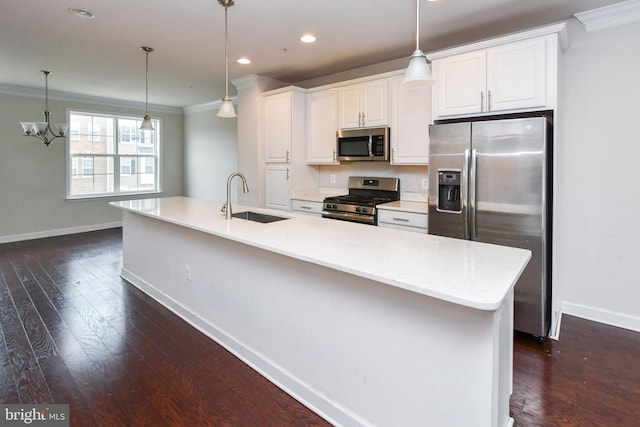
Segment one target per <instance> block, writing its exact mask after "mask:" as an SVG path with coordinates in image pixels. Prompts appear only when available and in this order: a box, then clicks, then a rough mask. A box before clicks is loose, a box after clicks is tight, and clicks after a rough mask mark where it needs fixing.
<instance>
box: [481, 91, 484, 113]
mask: <svg viewBox="0 0 640 427" xmlns="http://www.w3.org/2000/svg"><path fill="white" fill-rule="evenodd" d="M480 111H482V112H484V91H482V90H481V91H480Z"/></svg>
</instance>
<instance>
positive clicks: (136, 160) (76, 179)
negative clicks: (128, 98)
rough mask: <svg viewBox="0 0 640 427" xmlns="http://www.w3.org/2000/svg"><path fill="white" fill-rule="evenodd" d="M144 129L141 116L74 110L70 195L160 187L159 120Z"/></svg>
mask: <svg viewBox="0 0 640 427" xmlns="http://www.w3.org/2000/svg"><path fill="white" fill-rule="evenodd" d="M152 122H153V127H154V128H155V130H154V131H142V130H140V124H141V123H142V119H141V118H134V117H124V116H116V115H108V114H94V113H86V112H79V111H71V112H70V113H69V128H70V132H69V150H68V160H67V174H68V181H69V185H68V190H67V197H68V198H72V199H74V198H89V197H103V196H115V195H122V194H143V193H154V192H158V191H160V189H159V182H160V176H159V175H160V173H159V167H158V165H159V164H160V149H159V135H160V133H159V129H160V121H159V120H152Z"/></svg>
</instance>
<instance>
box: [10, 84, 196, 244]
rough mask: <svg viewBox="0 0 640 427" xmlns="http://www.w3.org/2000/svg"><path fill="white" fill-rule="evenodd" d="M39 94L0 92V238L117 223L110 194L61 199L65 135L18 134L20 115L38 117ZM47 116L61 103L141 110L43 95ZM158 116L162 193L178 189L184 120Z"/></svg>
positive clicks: (56, 115) (58, 111)
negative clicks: (47, 140) (46, 140)
mask: <svg viewBox="0 0 640 427" xmlns="http://www.w3.org/2000/svg"><path fill="white" fill-rule="evenodd" d="M43 109H44V99H43V98H34V97H27V96H18V95H10V94H6V93H0V242H8V241H16V240H26V239H30V238H36V237H46V236H52V235H58V234H68V233H72V232H79V231H86V230H93V229H100V228H107V227H113V226H117V225H118V224H119V222H120V219H121V215H122V213H121V212H120V211H119V210H118V209H115V208H111V207H109V206H108V202H109V201H112V200H115V199H114V198H109V199H99V200H84V201H67V200H65V197H66V147H65V144H66V141H65V140H64V139H56V140H55V141H53V143H52V144H51V145H50V146H49V147H46V146H45V145H44V144H42V143H41V142H39V140H37V139H35V138H30V137H25V136H22V128H21V127H20V122H21V121H33V120H41V119H42V110H43ZM49 109H50V111H51V114H52V121H53V122H62V121H66V117H67V109H78V110H86V111H92V112H98V113H100V112H103V113H120V114H130V115H134V116H137V115H141V113H142V112H143V110H138V109H132V108H125V107H114V106H108V105H102V104H89V103H84V102H77V101H68V100H65V101H63V100H56V99H54V100H52V99H51V97H50V99H49ZM150 113H151V115H152V116H153V117H154V118H160V119H161V120H162V159H163V164H162V168H163V181H162V188H163V195H164V196H174V195H181V194H182V193H183V182H184V166H183V165H184V156H183V135H184V120H183V116H182V114H173V113H155V112H154V111H153V110H151V111H150Z"/></svg>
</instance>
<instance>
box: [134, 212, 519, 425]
mask: <svg viewBox="0 0 640 427" xmlns="http://www.w3.org/2000/svg"><path fill="white" fill-rule="evenodd" d="M233 221H239V220H233ZM266 226H268V224H266ZM310 244H311V243H310ZM123 245H124V260H123V270H122V276H123V277H124V278H125V279H127V280H128V281H130V282H132V283H133V284H134V285H136V286H137V287H139V288H140V289H142V290H143V291H145V292H146V293H148V294H149V295H151V296H152V297H154V298H155V299H157V300H158V301H159V302H161V303H162V304H164V305H165V306H167V307H168V308H169V309H171V310H172V311H174V312H175V313H176V314H178V315H179V316H181V317H182V318H184V319H185V320H187V321H188V322H190V323H191V324H192V325H193V326H195V327H196V328H198V329H199V330H201V331H202V332H204V333H205V334H206V335H208V336H209V337H211V338H212V339H214V340H215V341H216V342H218V343H219V344H221V345H223V346H224V347H226V348H227V349H228V350H230V351H231V352H232V353H234V354H235V355H236V356H238V357H239V358H240V359H241V360H243V361H244V362H246V363H247V364H249V365H250V366H251V367H253V368H254V369H256V370H257V371H258V372H260V373H261V374H262V375H264V376H265V377H266V378H268V379H270V380H271V381H272V382H274V383H275V384H276V385H278V386H279V387H280V388H282V389H283V390H284V391H286V392H287V393H289V394H291V395H292V396H293V397H294V398H296V399H297V400H299V401H300V402H302V403H303V404H305V405H307V406H308V407H309V408H310V409H312V410H314V411H315V412H317V413H318V414H319V415H321V416H323V417H324V418H326V419H327V420H328V421H330V422H331V423H333V424H335V425H345V426H360V425H363V426H364V425H370V426H373V425H375V426H398V425H402V426H419V425H420V426H423V425H438V426H469V425H474V426H478V427H482V426H487V427H489V426H491V427H493V426H499V427H503V426H508V425H511V423H512V420H511V419H510V418H509V413H508V410H509V405H508V401H509V395H510V393H511V381H512V379H511V369H512V365H511V348H512V347H511V345H512V343H511V338H512V337H511V330H512V326H513V316H512V300H511V298H510V296H508V297H507V298H506V300H505V303H504V304H503V306H502V307H500V309H498V310H496V311H485V310H477V309H473V308H469V307H464V306H461V305H457V304H453V303H449V302H444V301H441V300H438V299H435V298H432V297H428V296H425V295H421V294H417V293H414V292H411V291H407V290H404V289H398V288H394V287H390V286H387V285H384V284H380V283H377V282H375V281H372V280H370V279H366V278H362V277H358V276H355V275H351V274H348V273H343V272H340V271H337V270H334V269H331V268H327V267H323V266H321V265H317V264H312V263H308V262H304V261H300V260H296V259H294V258H291V257H288V256H285V255H280V254H276V253H273V252H270V251H266V250H263V249H259V248H256V247H253V246H248V245H245V244H243V243H239V242H236V241H232V240H229V239H225V238H224V237H219V236H213V235H210V234H207V233H204V232H200V231H196V230H193V229H190V228H185V227H182V226H180V225H175V224H171V223H167V222H164V221H162V220H158V219H153V218H149V217H145V216H142V215H139V214H136V213H132V212H128V211H123ZM187 265H188V266H190V270H191V272H190V273H191V280H187V278H186V275H185V266H187ZM505 331H506V332H505ZM507 332H508V333H507ZM194 356H196V357H206V355H201V354H198V355H194Z"/></svg>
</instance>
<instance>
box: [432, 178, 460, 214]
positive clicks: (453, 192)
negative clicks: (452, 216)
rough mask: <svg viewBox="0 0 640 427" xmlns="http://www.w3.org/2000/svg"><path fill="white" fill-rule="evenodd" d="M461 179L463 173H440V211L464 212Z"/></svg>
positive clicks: (438, 208) (438, 206) (438, 205)
mask: <svg viewBox="0 0 640 427" xmlns="http://www.w3.org/2000/svg"><path fill="white" fill-rule="evenodd" d="M461 178H462V172H461V171H452V170H439V171H438V204H437V210H438V211H440V212H450V213H460V212H462V198H461V184H462V179H461Z"/></svg>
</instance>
